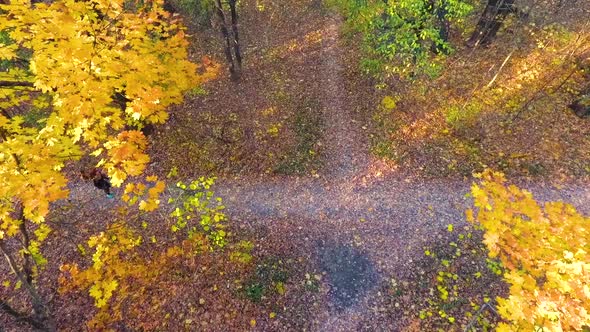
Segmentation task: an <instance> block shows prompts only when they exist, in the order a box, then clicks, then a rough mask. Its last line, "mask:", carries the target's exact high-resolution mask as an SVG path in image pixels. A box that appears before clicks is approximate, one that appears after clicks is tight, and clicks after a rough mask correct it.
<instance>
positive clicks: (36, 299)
mask: <svg viewBox="0 0 590 332" xmlns="http://www.w3.org/2000/svg"><path fill="white" fill-rule="evenodd" d="M0 251H2V253H3V254H4V257H5V258H6V261H7V262H8V265H9V266H10V270H11V271H12V272H13V273H14V274H15V275H16V277H17V278H18V280H19V281H20V282H21V283H22V286H23V287H24V289H25V290H26V291H27V292H28V293H29V296H30V298H31V304H32V306H33V312H34V318H32V319H31V320H28V319H23V318H24V316H22V315H20V314H19V316H20V317H21V320H23V321H28V322H29V323H31V324H32V325H33V326H35V325H39V326H43V327H42V328H41V330H44V331H56V328H55V322H54V321H53V319H52V318H51V316H49V312H48V311H49V310H48V309H47V305H46V304H45V302H44V301H43V299H42V298H41V295H40V294H39V292H37V289H35V286H33V284H32V283H29V282H28V280H27V276H26V275H25V274H24V273H23V272H22V270H21V269H20V268H19V267H18V263H17V262H16V260H15V259H14V257H12V255H11V254H10V252H9V250H8V247H7V246H6V244H5V243H4V241H3V240H0ZM11 309H12V308H11V307H10V306H9V305H8V304H7V303H5V302H3V305H2V310H3V311H4V312H7V313H11V312H12V313H17V312H16V311H15V310H11ZM33 322H35V323H33Z"/></svg>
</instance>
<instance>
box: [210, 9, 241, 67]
mask: <svg viewBox="0 0 590 332" xmlns="http://www.w3.org/2000/svg"><path fill="white" fill-rule="evenodd" d="M215 12H216V13H217V17H218V18H219V23H220V26H221V34H222V35H223V39H224V40H225V59H226V60H227V63H228V65H229V72H230V74H231V75H232V77H234V76H235V75H236V68H235V64H234V57H233V55H232V51H231V49H232V43H231V40H230V36H229V31H228V29H227V21H226V19H225V13H224V12H223V5H222V3H221V0H215Z"/></svg>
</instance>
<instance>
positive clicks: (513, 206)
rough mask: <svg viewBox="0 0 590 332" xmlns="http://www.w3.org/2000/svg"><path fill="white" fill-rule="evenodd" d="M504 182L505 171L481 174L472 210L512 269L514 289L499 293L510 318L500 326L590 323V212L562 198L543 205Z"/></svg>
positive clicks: (552, 327)
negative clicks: (503, 294)
mask: <svg viewBox="0 0 590 332" xmlns="http://www.w3.org/2000/svg"><path fill="white" fill-rule="evenodd" d="M505 183H506V179H505V178H504V175H503V174H501V173H496V172H491V171H486V172H484V173H483V174H481V183H480V184H474V185H473V187H472V195H473V198H474V204H475V207H476V208H477V213H476V215H475V216H474V213H473V211H468V220H469V221H470V222H474V223H478V224H480V225H481V226H482V227H483V229H484V230H485V236H484V242H485V244H486V245H487V246H488V249H489V250H490V256H492V257H496V256H498V257H499V258H500V260H501V261H502V264H503V265H504V266H505V267H506V268H507V269H508V272H507V273H506V274H505V275H504V278H505V280H506V281H507V282H508V283H509V284H510V285H511V287H510V295H509V297H508V298H499V299H498V312H499V313H500V315H501V316H502V317H503V318H505V319H506V320H507V321H508V322H509V323H503V324H501V325H500V326H499V328H498V331H516V330H519V331H534V330H538V328H539V327H542V328H543V330H544V331H581V330H582V327H583V326H590V244H589V242H588V240H589V239H590V231H589V228H588V225H590V218H587V217H584V216H582V215H580V214H579V213H578V212H577V211H576V209H575V208H574V207H573V206H571V205H569V204H565V203H563V202H550V203H546V204H545V205H544V206H540V205H539V204H538V203H537V202H536V201H535V200H534V198H533V195H532V194H531V193H530V192H528V191H526V190H521V189H519V188H517V187H516V186H514V185H511V186H506V184H505Z"/></svg>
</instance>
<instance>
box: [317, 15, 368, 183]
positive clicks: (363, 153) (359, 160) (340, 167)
mask: <svg viewBox="0 0 590 332" xmlns="http://www.w3.org/2000/svg"><path fill="white" fill-rule="evenodd" d="M341 25H342V19H341V18H340V17H337V16H331V17H330V18H329V19H327V20H326V28H325V29H324V31H325V34H324V38H323V45H322V46H323V49H322V52H321V58H322V69H321V70H320V72H321V79H322V84H321V86H322V87H323V95H324V98H323V99H322V100H323V103H324V105H323V109H324V113H325V114H324V118H325V119H324V123H325V125H326V132H325V137H324V140H325V141H326V142H329V145H327V147H326V149H327V151H326V152H327V153H326V160H327V162H326V167H325V168H324V173H325V174H328V175H330V176H331V177H332V178H345V177H347V176H351V175H353V174H355V173H356V172H358V170H360V169H361V168H363V167H364V166H366V163H367V162H368V161H369V160H370V158H369V155H368V152H369V149H368V144H367V139H366V137H363V135H361V134H360V133H359V130H360V128H359V126H358V125H356V124H357V123H356V121H355V120H354V116H353V112H352V107H353V105H354V103H353V102H352V101H351V92H350V91H348V90H347V84H346V83H347V82H345V80H346V78H345V75H344V74H345V72H344V71H345V67H344V65H343V63H342V60H343V57H344V56H345V54H346V53H345V52H344V50H343V48H342V46H341V43H342V41H341V38H340V27H341Z"/></svg>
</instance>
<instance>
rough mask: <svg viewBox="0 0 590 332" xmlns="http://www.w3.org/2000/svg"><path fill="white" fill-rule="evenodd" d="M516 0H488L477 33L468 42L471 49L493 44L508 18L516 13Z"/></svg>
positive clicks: (478, 23) (476, 29)
mask: <svg viewBox="0 0 590 332" xmlns="http://www.w3.org/2000/svg"><path fill="white" fill-rule="evenodd" d="M513 6H514V0H488V3H487V5H486V8H485V9H484V11H483V13H482V14H481V17H480V19H479V22H477V26H476V28H475V31H474V32H473V34H472V35H471V37H470V38H469V40H468V41H467V45H468V46H469V47H476V46H479V45H487V44H489V43H491V42H492V40H493V39H494V37H496V34H497V33H498V30H500V27H501V26H502V23H503V22H504V19H505V18H506V16H507V15H508V14H509V13H511V12H514V7H513Z"/></svg>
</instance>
